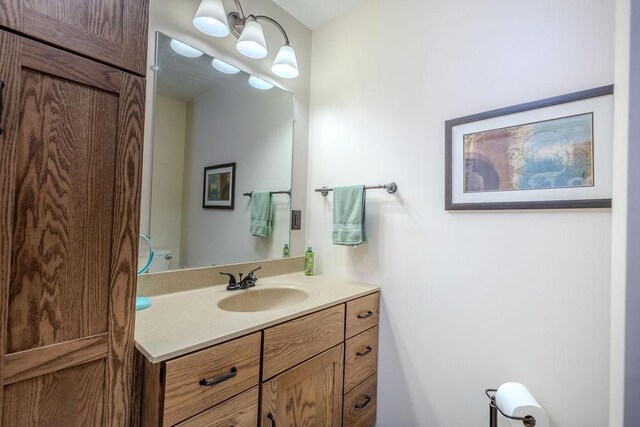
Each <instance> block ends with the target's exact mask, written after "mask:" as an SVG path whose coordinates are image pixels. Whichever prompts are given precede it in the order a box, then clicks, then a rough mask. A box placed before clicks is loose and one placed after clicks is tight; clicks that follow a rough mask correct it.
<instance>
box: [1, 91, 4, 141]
mask: <svg viewBox="0 0 640 427" xmlns="http://www.w3.org/2000/svg"><path fill="white" fill-rule="evenodd" d="M3 98H4V82H3V81H2V80H0V135H2V131H3V129H2V110H3V109H4V108H3V107H4V99H3Z"/></svg>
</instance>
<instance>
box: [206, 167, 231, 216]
mask: <svg viewBox="0 0 640 427" xmlns="http://www.w3.org/2000/svg"><path fill="white" fill-rule="evenodd" d="M235 187H236V164H235V163H225V164H223V165H216V166H209V167H206V168H204V190H203V199H202V207H203V208H204V209H233V204H234V199H235V190H236V188H235Z"/></svg>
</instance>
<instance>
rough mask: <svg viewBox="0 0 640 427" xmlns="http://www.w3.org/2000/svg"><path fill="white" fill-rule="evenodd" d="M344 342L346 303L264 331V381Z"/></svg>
mask: <svg viewBox="0 0 640 427" xmlns="http://www.w3.org/2000/svg"><path fill="white" fill-rule="evenodd" d="M342 341H344V304H340V305H338V306H335V307H331V308H328V309H326V310H323V311H320V312H318V313H313V314H309V315H307V316H304V317H301V318H299V319H295V320H291V321H289V322H286V323H283V324H281V325H277V326H274V327H272V328H269V329H265V331H264V359H263V368H262V379H263V380H265V379H267V378H271V377H272V376H274V375H276V374H278V373H280V372H282V371H284V370H285V369H287V368H290V367H291V366H295V365H297V364H298V363H300V362H303V361H304V360H306V359H308V358H310V357H311V356H313V355H316V354H318V353H320V352H322V351H324V350H326V349H328V348H330V347H333V346H334V345H336V344H338V343H340V342H342Z"/></svg>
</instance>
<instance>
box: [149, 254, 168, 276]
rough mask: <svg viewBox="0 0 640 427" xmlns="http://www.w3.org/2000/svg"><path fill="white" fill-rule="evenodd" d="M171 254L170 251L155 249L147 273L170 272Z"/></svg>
mask: <svg viewBox="0 0 640 427" xmlns="http://www.w3.org/2000/svg"><path fill="white" fill-rule="evenodd" d="M172 259H173V252H172V251H171V250H170V249H156V250H155V253H154V255H153V260H152V261H151V266H149V273H159V272H161V271H168V270H171V261H172Z"/></svg>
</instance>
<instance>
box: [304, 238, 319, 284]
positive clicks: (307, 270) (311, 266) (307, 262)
mask: <svg viewBox="0 0 640 427" xmlns="http://www.w3.org/2000/svg"><path fill="white" fill-rule="evenodd" d="M315 270H316V266H315V260H314V255H313V250H311V240H309V241H308V242H307V252H305V253H304V274H305V275H306V276H313V274H314V273H315Z"/></svg>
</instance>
